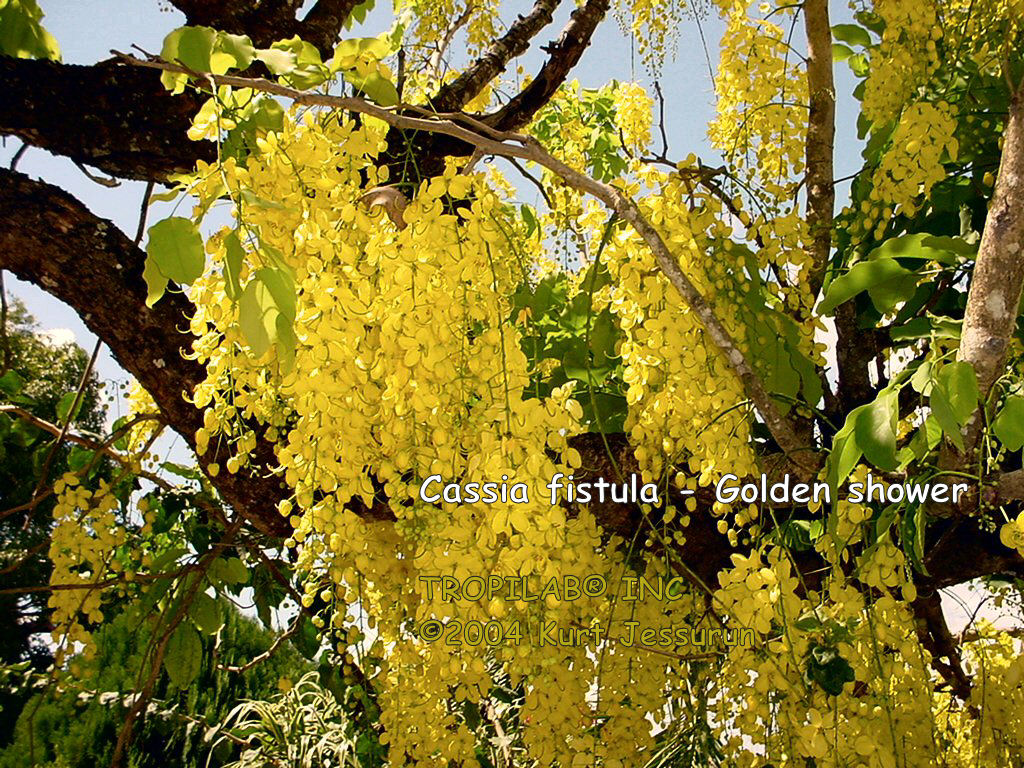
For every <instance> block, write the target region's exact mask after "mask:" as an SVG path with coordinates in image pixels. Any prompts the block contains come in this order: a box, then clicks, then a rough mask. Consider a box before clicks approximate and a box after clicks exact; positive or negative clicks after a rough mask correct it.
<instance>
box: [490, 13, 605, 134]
mask: <svg viewBox="0 0 1024 768" xmlns="http://www.w3.org/2000/svg"><path fill="white" fill-rule="evenodd" d="M609 5H610V0H587V2H586V3H584V4H583V5H582V6H580V7H579V8H577V9H576V10H575V11H573V12H572V16H570V17H569V23H568V24H566V26H565V29H563V30H562V36H561V37H560V38H559V39H558V41H557V42H555V43H552V44H551V45H549V46H548V47H547V48H546V49H545V50H546V51H547V53H548V54H549V58H548V60H547V62H545V64H544V66H542V67H541V69H540V71H539V72H538V73H537V76H536V77H535V78H534V79H533V80H532V81H531V82H530V84H529V85H528V86H526V87H525V88H524V89H523V90H522V91H520V92H519V93H518V94H516V95H515V96H514V97H513V98H512V100H511V101H509V102H508V104H506V105H505V106H504V107H502V108H501V109H499V110H498V111H496V112H493V113H491V114H489V115H487V117H486V118H484V119H485V121H486V122H487V124H488V125H491V126H494V127H495V128H497V129H499V130H503V131H512V130H518V129H520V128H522V127H523V126H524V125H526V124H527V123H529V122H530V120H532V119H533V116H534V115H535V114H537V112H538V111H539V110H540V109H541V108H542V107H543V106H544V105H545V104H547V103H548V102H549V101H550V100H551V97H552V96H554V95H555V91H557V90H558V88H559V87H560V86H561V85H562V83H564V82H565V78H566V77H568V75H569V72H570V71H572V68H573V67H575V66H576V64H577V62H579V60H580V57H581V56H582V55H583V51H585V50H586V48H587V46H588V45H590V39H591V38H592V37H593V35H594V30H596V29H597V25H598V24H600V23H601V21H602V20H603V19H604V15H605V14H606V13H607V12H608V7H609Z"/></svg>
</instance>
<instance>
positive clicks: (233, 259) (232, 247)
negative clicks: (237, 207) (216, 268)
mask: <svg viewBox="0 0 1024 768" xmlns="http://www.w3.org/2000/svg"><path fill="white" fill-rule="evenodd" d="M224 250H225V254H224V293H226V294H227V296H228V298H229V299H231V300H232V301H238V297H239V296H240V295H241V294H242V288H241V282H240V280H241V273H242V264H243V263H244V262H245V249H243V248H242V241H241V240H239V239H238V233H237V232H234V231H232V232H229V233H228V235H227V237H225V238H224Z"/></svg>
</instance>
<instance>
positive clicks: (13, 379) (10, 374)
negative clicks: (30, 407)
mask: <svg viewBox="0 0 1024 768" xmlns="http://www.w3.org/2000/svg"><path fill="white" fill-rule="evenodd" d="M23 386H25V380H24V379H23V378H21V376H20V375H19V374H18V372H17V371H7V373H5V374H4V375H3V376H0V392H3V393H4V394H5V395H7V397H14V396H15V395H16V394H18V393H19V392H21V388H22V387H23Z"/></svg>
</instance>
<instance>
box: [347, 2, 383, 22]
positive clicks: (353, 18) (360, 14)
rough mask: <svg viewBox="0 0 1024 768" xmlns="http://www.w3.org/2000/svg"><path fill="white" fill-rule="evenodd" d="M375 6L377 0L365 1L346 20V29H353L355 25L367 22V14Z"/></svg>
mask: <svg viewBox="0 0 1024 768" xmlns="http://www.w3.org/2000/svg"><path fill="white" fill-rule="evenodd" d="M374 5H376V0H363V2H361V3H359V4H358V5H357V6H356V7H355V8H353V9H352V12H351V13H349V15H348V18H346V19H345V29H352V25H353V24H362V23H363V22H364V21H366V14H368V13H369V12H370V11H372V10H373V6H374Z"/></svg>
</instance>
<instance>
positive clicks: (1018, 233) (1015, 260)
mask: <svg viewBox="0 0 1024 768" xmlns="http://www.w3.org/2000/svg"><path fill="white" fill-rule="evenodd" d="M1022 287H1024V84H1022V85H1021V86H1020V87H1018V89H1017V92H1016V93H1014V94H1013V98H1012V99H1011V102H1010V113H1009V118H1008V119H1007V124H1006V130H1005V132H1004V133H1003V153H1002V158H1001V159H1000V162H999V176H998V178H997V179H996V186H995V191H994V193H993V195H992V202H991V204H990V205H989V210H988V216H987V218H986V219H985V229H984V231H983V232H982V235H981V244H980V246H979V248H978V258H977V261H976V262H975V265H974V274H973V275H972V277H971V287H970V291H969V293H968V295H967V307H966V309H965V310H964V324H963V331H962V332H961V335H960V349H959V350H958V352H957V359H958V360H960V361H962V362H967V363H970V364H971V365H972V366H973V367H974V371H975V373H976V374H977V376H978V389H979V390H980V391H981V399H982V402H985V400H986V399H987V398H988V395H989V392H990V390H991V389H992V385H993V384H994V383H995V381H996V379H997V378H999V376H1000V375H1002V373H1003V371H1004V370H1005V367H1006V358H1007V355H1008V353H1009V349H1010V337H1011V335H1012V334H1013V330H1014V328H1015V326H1016V323H1017V314H1018V309H1019V306H1020V299H1021V288H1022ZM983 422H984V420H983V419H982V418H981V414H980V412H979V413H975V415H974V416H973V417H972V419H971V421H970V422H969V423H968V425H967V427H966V428H965V435H964V437H965V440H964V445H965V451H964V455H963V457H962V458H963V459H964V460H966V461H967V462H970V458H971V456H973V454H974V449H975V446H976V444H977V441H978V437H979V435H980V433H981V429H982V426H983Z"/></svg>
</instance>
